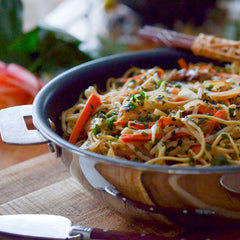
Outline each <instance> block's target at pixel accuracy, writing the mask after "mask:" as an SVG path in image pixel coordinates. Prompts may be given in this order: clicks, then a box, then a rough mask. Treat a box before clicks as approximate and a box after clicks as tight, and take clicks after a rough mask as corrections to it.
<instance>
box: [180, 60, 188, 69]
mask: <svg viewBox="0 0 240 240" xmlns="http://www.w3.org/2000/svg"><path fill="white" fill-rule="evenodd" d="M178 64H179V66H180V68H182V69H186V70H187V69H188V64H187V62H186V61H185V60H184V59H183V58H180V59H178Z"/></svg>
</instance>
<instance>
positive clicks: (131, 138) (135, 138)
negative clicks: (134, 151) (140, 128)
mask: <svg viewBox="0 0 240 240" xmlns="http://www.w3.org/2000/svg"><path fill="white" fill-rule="evenodd" d="M161 138H162V135H161V134H160V133H157V134H156V136H155V139H161ZM120 139H121V140H122V141H123V142H147V141H151V140H152V134H151V133H135V134H123V135H121V137H120Z"/></svg>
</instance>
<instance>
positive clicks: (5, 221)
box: [0, 214, 180, 240]
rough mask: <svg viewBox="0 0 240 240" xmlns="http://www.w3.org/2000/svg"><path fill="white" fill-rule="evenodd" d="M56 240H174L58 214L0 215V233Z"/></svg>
mask: <svg viewBox="0 0 240 240" xmlns="http://www.w3.org/2000/svg"><path fill="white" fill-rule="evenodd" d="M1 234H5V235H11V236H19V237H29V238H34V239H58V240H67V239H74V240H91V239H95V240H98V239H99V240H100V239H105V240H120V239H121V240H123V239H124V240H128V239H129V240H157V239H158V240H167V239H168V240H169V239H170V240H174V239H176V238H169V237H164V236H159V235H153V234H138V233H129V232H121V231H113V230H107V229H99V228H89V227H83V226H77V225H73V224H72V222H71V220H70V219H68V218H66V217H63V216H58V215H48V214H17V215H1V216H0V235H1ZM179 239H180V238H179Z"/></svg>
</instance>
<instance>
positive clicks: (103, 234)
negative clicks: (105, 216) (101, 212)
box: [90, 228, 169, 240]
mask: <svg viewBox="0 0 240 240" xmlns="http://www.w3.org/2000/svg"><path fill="white" fill-rule="evenodd" d="M90 239H96V240H97V239H99V240H100V239H105V240H123V239H124V240H166V239H167V240H169V238H168V237H163V236H157V235H153V234H140V233H129V232H120V231H113V230H107V229H99V228H93V229H92V232H91V234H90Z"/></svg>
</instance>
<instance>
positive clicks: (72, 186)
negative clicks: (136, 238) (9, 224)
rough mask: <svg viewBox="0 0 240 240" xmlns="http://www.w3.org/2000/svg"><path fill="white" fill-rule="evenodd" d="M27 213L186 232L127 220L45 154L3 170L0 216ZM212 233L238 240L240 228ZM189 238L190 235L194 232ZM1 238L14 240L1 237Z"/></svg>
mask: <svg viewBox="0 0 240 240" xmlns="http://www.w3.org/2000/svg"><path fill="white" fill-rule="evenodd" d="M27 213H31V214H33V213H44V214H56V215H62V216H65V217H68V218H70V219H71V220H72V221H73V223H74V224H75V225H82V226H86V227H98V228H104V229H106V228H107V229H113V230H119V231H128V232H141V233H150V232H151V233H157V234H159V235H160V236H169V239H170V240H171V238H172V237H174V236H175V237H176V236H179V234H182V233H184V232H186V230H185V229H182V228H180V227H177V226H176V227H173V226H166V225H160V226H158V228H157V229H156V227H155V228H151V227H146V226H144V225H143V224H141V223H139V222H138V223H136V222H133V221H127V220H126V219H124V218H123V217H122V216H120V215H118V214H117V213H116V212H115V211H113V210H112V209H110V208H109V207H108V206H106V205H105V204H104V203H100V204H99V201H98V200H97V199H94V198H93V197H92V196H91V195H90V194H89V193H88V192H87V191H86V190H85V189H84V188H83V187H82V186H81V185H80V184H79V183H78V182H76V181H75V180H74V179H73V178H72V177H71V176H70V174H69V173H68V172H67V170H66V168H65V166H64V165H63V164H62V163H61V161H60V160H59V159H56V158H55V155H54V154H52V153H45V154H43V155H40V156H37V157H34V158H31V159H29V160H26V161H23V162H21V163H18V164H15V165H12V166H10V167H8V168H5V169H2V170H0V214H1V215H3V214H27ZM210 233H211V236H213V235H214V236H215V237H216V238H211V239H238V238H234V237H238V236H240V230H238V229H235V230H234V231H233V229H229V230H228V229H221V230H219V229H218V230H216V231H211V232H210ZM206 234H208V233H207V232H205V231H204V230H200V231H199V234H198V236H199V238H198V239H206V237H205V236H206ZM160 236H159V239H161V237H160ZM186 236H191V233H189V235H188V233H187V234H186ZM203 236H204V238H203ZM207 236H208V235H207ZM229 236H230V238H229ZM231 236H232V237H231ZM0 239H3V240H5V239H13V238H10V237H5V236H3V237H1V236H0ZM14 239H15V238H14ZM186 239H188V238H187V237H186ZM239 239H240V237H239Z"/></svg>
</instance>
